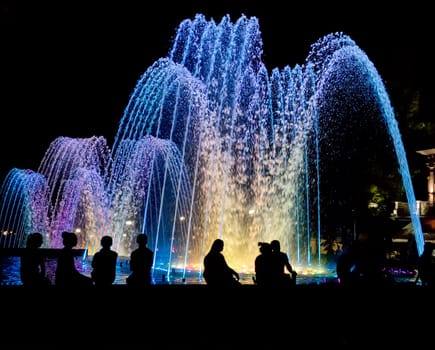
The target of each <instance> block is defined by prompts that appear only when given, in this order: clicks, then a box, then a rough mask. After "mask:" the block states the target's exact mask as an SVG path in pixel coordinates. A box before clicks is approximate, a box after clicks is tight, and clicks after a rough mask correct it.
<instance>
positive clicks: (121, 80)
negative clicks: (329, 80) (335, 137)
mask: <svg viewBox="0 0 435 350" xmlns="http://www.w3.org/2000/svg"><path fill="white" fill-rule="evenodd" d="M2 3H3V4H2V5H0V6H1V8H0V11H1V13H0V24H1V27H0V30H1V33H0V39H1V41H0V42H1V44H0V45H2V49H1V52H2V59H1V62H2V63H1V79H0V84H1V86H0V87H1V89H2V90H1V91H2V95H1V96H2V97H1V104H0V106H1V107H0V115H1V123H2V129H1V130H2V143H3V147H2V150H1V153H0V154H1V157H0V176H1V177H0V179H3V178H4V176H5V175H6V173H7V172H8V171H9V170H10V169H11V168H13V167H17V168H22V169H25V168H28V169H33V170H35V171H36V170H37V168H38V166H39V163H40V161H41V160H42V158H43V156H44V153H45V151H46V150H47V149H48V146H49V144H50V143H51V142H52V141H54V140H55V138H57V137H59V136H69V137H91V136H93V135H96V136H105V137H106V139H107V140H108V143H109V145H111V144H112V142H113V137H114V135H115V133H116V130H117V128H118V122H119V120H120V119H121V117H122V114H123V111H124V108H125V107H126V105H127V103H128V100H129V97H130V94H131V93H132V92H133V90H134V87H135V85H136V82H137V80H138V79H139V78H140V76H141V75H142V74H143V73H144V72H145V71H146V70H147V68H148V67H150V66H151V65H152V64H153V63H154V62H155V61H157V60H158V59H159V58H162V57H165V56H167V54H168V52H169V50H170V48H171V44H172V38H173V37H174V35H175V33H176V29H177V27H178V25H179V24H180V22H181V21H182V20H184V19H187V18H190V19H193V18H194V16H195V14H197V13H202V14H204V15H205V16H206V18H207V19H214V20H215V21H216V22H217V23H219V22H220V20H221V19H222V17H223V16H224V15H226V14H229V15H230V16H231V19H232V21H233V22H235V21H236V20H237V19H238V18H239V17H240V16H241V15H242V14H244V15H246V16H248V17H252V16H254V17H257V18H258V19H259V24H260V30H261V33H262V39H263V62H264V63H265V64H266V66H267V68H268V70H269V72H271V71H272V69H273V68H276V67H278V68H283V67H284V66H286V65H289V66H291V67H293V66H294V65H296V64H303V63H304V62H305V58H306V57H307V55H308V53H309V51H310V46H311V44H314V43H315V42H316V41H317V40H318V39H320V38H321V37H323V36H324V35H327V34H329V33H332V32H343V33H344V34H347V35H349V36H350V37H351V38H352V39H353V40H354V41H355V42H356V44H357V45H358V46H359V47H360V48H361V49H362V50H363V51H364V52H365V53H366V54H367V56H368V58H369V59H370V60H371V61H372V62H373V64H374V65H375V67H376V69H377V70H378V73H379V74H380V76H381V77H382V79H383V80H384V83H385V86H386V88H387V91H388V93H389V94H390V98H391V100H392V104H393V108H395V109H397V108H398V107H399V106H397V105H396V103H397V104H398V103H400V102H401V101H400V96H401V94H400V92H401V91H402V90H403V89H405V88H413V89H418V90H420V91H421V92H422V106H423V107H424V110H425V113H427V114H428V115H431V116H432V115H434V107H433V106H432V104H433V103H434V101H433V96H434V88H433V81H434V79H433V77H434V71H433V67H432V66H431V65H430V64H429V63H430V62H432V61H433V59H432V58H431V56H430V55H429V53H428V52H429V51H432V50H433V49H432V48H431V47H430V43H431V42H433V41H434V40H433V39H432V38H431V34H430V33H431V32H433V30H432V28H431V27H432V24H431V23H432V19H430V18H429V16H430V15H431V14H432V13H433V12H432V11H431V10H430V9H429V8H428V6H429V5H424V6H426V8H425V7H418V8H417V7H413V8H407V7H400V6H401V5H396V4H395V5H394V7H389V6H390V5H382V9H378V8H377V7H376V5H371V4H369V3H368V2H361V4H360V5H359V4H358V2H352V7H351V8H349V7H347V6H346V7H342V6H335V5H331V4H330V2H328V5H326V2H323V3H324V4H323V5H320V6H319V5H316V4H314V3H312V2H304V3H305V5H303V4H299V3H295V2H285V1H282V0H280V1H278V0H276V1H275V0H268V1H263V2H262V3H263V4H262V5H259V4H258V3H259V2H255V1H240V0H233V1H223V0H221V1H216V2H214V3H212V4H210V2H209V1H192V0H190V1H184V0H183V1H177V2H176V5H174V4H171V3H170V2H168V1H160V2H153V4H152V6H151V5H150V4H151V2H149V1H115V2H112V1H111V2H110V4H108V3H105V4H104V5H96V4H94V2H92V4H89V3H91V1H89V2H88V3H86V2H83V4H82V5H81V4H80V2H77V1H75V2H71V3H72V4H73V5H69V4H68V1H67V2H64V1H59V2H58V3H60V4H57V5H53V4H50V6H48V5H41V4H39V2H35V4H27V5H25V6H24V7H23V5H22V4H20V5H18V4H17V3H16V2H15V1H13V0H10V1H7V0H6V1H3V2H2ZM30 3H31V2H30ZM146 4H147V5H146ZM375 4H376V3H375ZM412 4H414V5H415V4H416V2H412ZM348 5H349V6H351V4H350V3H349V4H348ZM377 5H379V6H380V5H381V4H380V3H379V2H377ZM429 118H430V117H429ZM399 127H400V125H399ZM433 147H435V138H434V145H433ZM407 152H408V153H415V150H407ZM0 181H1V180H0Z"/></svg>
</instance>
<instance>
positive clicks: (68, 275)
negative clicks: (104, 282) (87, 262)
mask: <svg viewBox="0 0 435 350" xmlns="http://www.w3.org/2000/svg"><path fill="white" fill-rule="evenodd" d="M62 243H63V248H62V249H61V252H60V254H59V256H58V258H57V266H56V273H55V284H56V286H60V287H87V286H92V279H91V278H90V277H89V276H86V275H83V274H81V273H80V272H79V271H78V270H77V268H76V266H75V261H74V254H73V248H74V247H75V246H76V245H77V235H76V234H75V233H74V232H67V231H64V232H62Z"/></svg>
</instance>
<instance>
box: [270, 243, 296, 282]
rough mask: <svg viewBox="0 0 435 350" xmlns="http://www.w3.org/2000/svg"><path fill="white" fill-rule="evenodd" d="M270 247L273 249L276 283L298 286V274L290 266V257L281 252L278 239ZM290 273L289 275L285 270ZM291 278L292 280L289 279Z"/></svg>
mask: <svg viewBox="0 0 435 350" xmlns="http://www.w3.org/2000/svg"><path fill="white" fill-rule="evenodd" d="M270 247H271V248H272V259H273V262H272V263H273V267H272V269H273V277H272V278H273V279H274V280H275V282H274V283H276V284H277V285H282V286H285V285H291V284H293V285H294V284H296V276H297V272H296V271H295V270H293V267H292V266H291V264H290V261H289V257H288V255H287V254H286V253H284V252H282V251H281V244H280V242H279V241H278V240H277V239H274V240H273V241H271V242H270ZM286 269H287V271H288V272H289V274H287V273H286V272H285V270H286ZM290 276H291V278H289V277H290Z"/></svg>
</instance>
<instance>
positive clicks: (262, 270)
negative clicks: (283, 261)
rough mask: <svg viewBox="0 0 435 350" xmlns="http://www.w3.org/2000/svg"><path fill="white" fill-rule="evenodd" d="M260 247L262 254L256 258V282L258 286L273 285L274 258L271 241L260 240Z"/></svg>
mask: <svg viewBox="0 0 435 350" xmlns="http://www.w3.org/2000/svg"><path fill="white" fill-rule="evenodd" d="M258 246H259V247H260V254H259V255H258V256H257V257H256V258H255V261H254V265H255V279H254V282H255V284H256V285H257V286H260V287H267V286H271V285H273V280H272V276H273V270H272V267H273V260H272V247H271V246H270V244H269V243H266V242H258Z"/></svg>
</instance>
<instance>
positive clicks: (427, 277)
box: [416, 242, 435, 286]
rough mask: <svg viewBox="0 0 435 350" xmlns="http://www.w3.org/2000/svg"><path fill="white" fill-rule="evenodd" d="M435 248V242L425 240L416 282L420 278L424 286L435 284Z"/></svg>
mask: <svg viewBox="0 0 435 350" xmlns="http://www.w3.org/2000/svg"><path fill="white" fill-rule="evenodd" d="M433 250H434V245H433V243H431V242H425V244H424V249H423V253H422V254H421V255H420V257H419V259H418V265H417V266H418V275H417V278H416V282H417V281H418V280H419V279H420V281H421V284H422V285H423V286H434V285H435V265H434V261H433V256H432V253H433Z"/></svg>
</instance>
